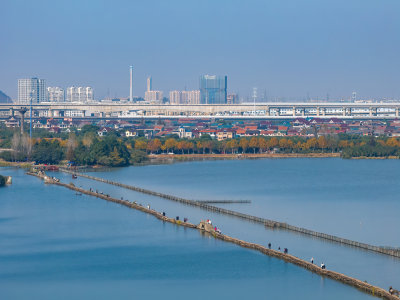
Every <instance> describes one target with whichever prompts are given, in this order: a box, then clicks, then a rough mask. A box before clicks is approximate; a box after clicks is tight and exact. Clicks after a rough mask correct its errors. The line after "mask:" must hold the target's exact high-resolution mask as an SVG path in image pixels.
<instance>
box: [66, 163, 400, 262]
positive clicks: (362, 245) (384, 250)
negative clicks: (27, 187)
mask: <svg viewBox="0 0 400 300" xmlns="http://www.w3.org/2000/svg"><path fill="white" fill-rule="evenodd" d="M60 171H63V172H66V173H70V174H75V175H77V176H81V177H84V178H88V179H92V180H96V181H99V182H103V183H107V184H111V185H115V186H119V187H122V188H125V189H129V190H132V191H135V192H139V193H143V194H148V195H151V196H156V197H161V198H164V199H167V200H171V201H175V202H180V203H183V204H186V205H191V206H196V207H200V208H202V209H205V210H209V211H213V212H217V213H220V214H225V215H229V216H233V217H237V218H240V219H244V220H247V221H251V222H255V223H261V224H263V225H265V226H267V227H271V228H274V229H284V230H290V231H294V232H297V233H301V234H305V235H309V236H313V237H316V238H320V239H324V240H329V241H332V242H336V243H340V244H344V245H348V246H352V247H357V248H361V249H364V250H369V251H374V252H378V253H382V254H386V255H390V256H394V257H400V250H399V249H393V248H386V247H380V246H374V245H369V244H366V243H360V242H357V241H352V240H349V239H345V238H341V237H338V236H334V235H330V234H326V233H322V232H318V231H314V230H309V229H305V228H301V227H297V226H293V225H290V224H287V223H283V222H278V221H274V220H269V219H265V218H260V217H256V216H251V215H248V214H244V213H240V212H237V211H233V210H229V209H225V208H220V207H216V206H214V205H210V204H207V203H205V202H202V201H194V200H189V199H184V198H181V197H176V196H173V195H167V194H163V193H158V192H155V191H151V190H147V189H143V188H140V187H135V186H131V185H127V184H123V183H119V182H115V181H111V180H107V179H103V178H99V177H94V176H90V175H86V174H82V173H76V172H73V171H71V170H68V169H64V168H62V169H61V168H60Z"/></svg>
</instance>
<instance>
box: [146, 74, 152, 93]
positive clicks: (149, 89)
mask: <svg viewBox="0 0 400 300" xmlns="http://www.w3.org/2000/svg"><path fill="white" fill-rule="evenodd" d="M152 90H153V79H152V78H151V76H149V77H147V90H146V91H147V92H150V91H152Z"/></svg>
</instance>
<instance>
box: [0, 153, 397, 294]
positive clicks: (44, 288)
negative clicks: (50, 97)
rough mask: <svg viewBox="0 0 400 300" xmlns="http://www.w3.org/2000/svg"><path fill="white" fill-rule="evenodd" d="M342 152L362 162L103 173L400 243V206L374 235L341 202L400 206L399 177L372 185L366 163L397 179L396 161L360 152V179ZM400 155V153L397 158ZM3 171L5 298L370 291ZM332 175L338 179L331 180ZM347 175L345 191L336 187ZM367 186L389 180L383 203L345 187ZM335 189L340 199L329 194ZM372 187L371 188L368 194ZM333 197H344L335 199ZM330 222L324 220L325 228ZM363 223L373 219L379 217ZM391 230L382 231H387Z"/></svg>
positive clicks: (297, 249) (294, 242) (368, 272)
mask: <svg viewBox="0 0 400 300" xmlns="http://www.w3.org/2000/svg"><path fill="white" fill-rule="evenodd" d="M342 162H345V163H344V164H346V163H348V162H350V163H353V161H342V160H329V159H328V160H308V159H305V160H303V159H300V160H254V161H253V160H246V161H207V162H190V163H179V164H173V165H150V166H143V167H129V168H123V169H117V170H114V171H112V172H103V173H96V174H95V175H96V176H99V177H108V178H111V179H113V180H116V181H121V182H125V183H129V184H132V185H137V186H141V187H146V188H151V189H154V190H158V191H162V192H167V193H171V194H174V195H180V196H186V197H188V198H191V199H248V200H252V203H251V204H245V205H243V204H240V205H226V207H228V208H232V209H235V210H239V211H245V212H248V213H251V214H256V215H260V216H263V217H268V218H271V219H277V220H281V221H282V220H283V221H287V222H289V223H291V224H295V225H299V226H304V227H308V228H312V229H316V230H319V231H329V230H334V231H330V233H334V234H338V235H341V236H344V235H346V237H349V238H352V239H358V238H359V239H361V238H362V237H363V236H364V237H366V239H369V240H368V242H371V243H374V244H377V243H379V244H380V243H382V244H388V245H396V243H397V241H396V239H398V234H397V236H395V237H392V235H395V234H396V233H398V228H399V227H398V226H397V225H398V220H395V217H393V220H391V218H392V216H395V214H392V212H391V210H389V211H388V212H387V215H388V218H389V220H388V218H384V219H381V220H380V221H379V222H378V221H374V222H376V224H378V225H379V228H375V229H374V230H375V231H374V234H375V232H376V233H377V236H376V237H369V236H368V234H365V235H364V234H363V232H364V231H363V229H359V228H356V226H353V227H352V228H350V229H349V231H346V226H347V225H346V224H351V222H350V221H349V220H347V218H349V216H352V215H353V212H352V211H351V209H350V210H349V209H345V211H343V212H341V211H340V210H341V209H344V208H346V207H347V208H348V207H349V206H346V203H347V204H349V205H350V207H356V206H357V205H356V204H357V202H358V206H359V208H360V209H361V210H362V211H363V212H368V211H373V209H374V207H375V209H376V208H377V207H378V206H379V204H382V205H383V206H385V205H386V206H389V207H392V208H393V209H397V208H398V205H399V204H398V202H397V199H396V197H395V195H392V192H396V189H397V194H398V187H391V185H390V184H389V183H386V181H385V180H383V179H382V178H381V179H380V180H378V181H376V184H374V187H375V188H371V187H370V186H369V185H370V184H372V183H374V182H375V181H374V180H372V179H371V180H369V181H368V182H364V180H365V178H368V177H369V175H368V174H365V172H364V171H365V168H367V169H370V170H369V172H375V173H376V174H375V175H376V176H377V177H380V176H382V175H383V174H385V175H384V176H386V177H387V178H388V179H389V180H390V178H392V177H391V176H398V175H399V173H398V171H397V169H398V166H399V165H398V162H397V161H390V162H391V163H389V164H388V163H387V162H389V161H379V163H382V164H375V163H376V162H375V161H361V162H365V163H366V164H367V165H368V164H370V162H371V163H372V165H369V166H366V167H365V166H364V168H361V169H360V170H361V172H360V174H364V175H362V177H363V178H362V179H360V178H358V179H357V183H351V182H348V180H346V178H351V176H350V175H349V174H348V173H349V172H350V171H351V172H353V173H355V172H356V171H355V167H354V166H353V167H351V166H350V167H346V166H341V165H340V164H342ZM357 163H358V161H357ZM392 163H393V164H396V163H397V168H396V167H393V165H392ZM361 164H362V163H361ZM385 164H386V165H385ZM318 165H319V167H318ZM321 165H322V166H321ZM385 166H386V167H385ZM335 167H336V168H335ZM291 168H292V169H291ZM307 168H308V170H307ZM314 168H316V169H314ZM327 168H333V170H331V173H330V175H327V174H325V173H322V171H326V172H327V171H328V170H327ZM342 168H345V170H341V169H342ZM339 170H341V171H340V173H342V171H343V175H341V176H342V177H341V178H340V179H337V180H336V179H335V180H333V179H332V178H335V173H336V174H337V172H338V171H339ZM332 172H333V173H332ZM346 172H347V174H345V173H346ZM0 173H1V174H4V175H12V176H13V185H11V186H9V187H6V188H2V189H0V245H1V247H0V266H1V267H0V290H1V294H2V297H1V298H2V299H3V298H4V299H34V298H39V299H54V298H55V297H56V298H58V299H70V298H77V299H79V298H85V299H87V298H98V299H109V298H116V297H118V298H121V299H128V298H130V299H131V298H132V297H143V298H149V299H151V298H159V297H164V298H167V299H172V298H177V297H186V298H190V299H200V298H205V297H207V298H209V299H217V298H228V297H229V298H232V299H242V298H244V297H245V298H255V297H257V298H268V299H271V298H273V299H286V298H288V297H294V298H299V299H321V298H323V299H338V298H345V299H367V298H372V297H371V296H368V295H365V294H363V293H361V292H359V291H357V290H356V289H354V288H351V287H348V286H345V285H342V284H340V283H337V282H335V281H332V280H329V279H323V278H321V277H319V276H317V275H315V274H312V273H310V272H307V271H305V270H303V269H301V268H298V267H296V266H293V265H290V264H287V263H284V262H282V261H280V260H277V259H274V258H270V257H267V256H264V255H261V254H259V253H257V252H254V251H251V250H247V249H243V248H240V247H238V246H235V245H231V244H227V243H224V242H222V241H218V240H215V239H213V238H210V237H207V236H203V235H201V234H200V233H199V232H197V231H195V230H190V229H184V228H181V227H178V226H174V225H172V224H164V223H162V222H160V221H159V220H156V219H155V218H153V217H150V216H147V215H145V214H143V213H140V212H137V211H134V210H132V209H128V208H126V207H123V206H119V205H116V204H113V203H108V202H106V201H103V200H100V199H96V198H94V197H88V196H77V195H75V193H74V192H72V191H70V190H67V189H65V188H62V187H57V186H51V185H44V184H43V183H42V181H40V180H39V179H37V178H34V177H30V176H26V175H24V173H23V172H22V171H21V170H15V169H8V168H0ZM281 174H286V176H285V178H281V179H278V178H277V177H281ZM360 174H359V175H360ZM56 176H58V177H60V178H62V179H63V180H64V181H66V182H69V181H73V180H72V179H71V177H70V175H63V174H61V173H56ZM326 176H328V177H326ZM360 176H361V175H360ZM326 178H330V179H331V180H330V181H329V182H325V180H326ZM397 178H399V177H397ZM274 180H275V181H274ZM299 181H300V182H299ZM392 182H395V178H392ZM74 183H75V184H77V185H82V186H84V187H89V186H91V187H93V188H97V189H100V190H102V191H104V192H108V193H110V194H111V195H112V196H115V197H124V198H126V199H130V200H137V201H139V202H141V203H143V204H150V205H151V206H152V207H154V208H155V209H157V210H160V211H166V212H167V214H168V215H180V216H181V217H182V218H183V216H187V217H189V219H190V221H192V222H198V221H199V220H200V219H205V218H209V217H210V218H212V219H213V221H214V223H217V225H218V226H219V227H221V229H222V230H223V231H224V232H225V233H228V234H230V235H232V236H236V237H239V238H244V239H246V240H249V241H256V242H259V243H263V244H265V243H267V242H268V241H270V242H272V244H273V247H277V246H278V245H280V246H281V247H288V248H289V251H290V252H291V253H293V254H294V255H296V256H299V257H304V258H306V259H309V257H311V256H314V257H315V258H316V261H322V260H324V262H325V263H326V264H327V266H328V268H331V269H334V270H337V271H341V272H344V273H346V274H349V275H353V276H356V277H357V278H359V279H361V280H367V281H368V282H373V283H376V284H379V285H380V286H382V287H384V288H387V287H388V284H390V285H394V286H396V285H397V286H398V285H399V284H400V282H399V278H400V274H399V270H400V268H399V266H400V264H399V260H398V259H394V258H391V257H388V256H384V255H379V254H376V253H371V252H366V251H361V250H359V249H354V248H349V247H346V246H342V245H337V244H333V243H329V242H326V241H320V240H314V239H311V238H309V237H306V236H302V235H297V234H293V233H290V232H282V231H273V230H269V229H265V228H263V226H260V225H258V224H252V223H248V222H245V221H242V220H238V219H233V218H231V217H228V216H223V215H218V214H212V213H210V212H206V211H203V210H200V209H196V208H193V207H189V206H183V205H181V204H178V203H174V202H168V201H166V200H164V199H160V198H156V197H150V196H147V195H142V194H138V193H135V192H132V191H129V190H125V189H121V188H117V187H114V186H109V185H105V184H101V183H98V182H93V181H90V180H86V179H82V178H79V179H78V180H74ZM341 184H344V186H343V189H344V190H343V189H342V190H340V191H337V187H338V186H340V185H341ZM381 184H384V185H383V186H381ZM320 185H323V186H324V188H323V187H321V186H320ZM335 185H336V188H335V187H334V186H335ZM310 186H311V189H310ZM357 186H358V187H359V189H360V190H361V189H362V187H368V188H369V191H370V192H372V191H373V192H374V195H376V194H378V193H379V191H375V189H377V188H378V187H379V188H380V189H381V193H383V194H382V197H381V198H379V199H380V200H379V201H378V202H379V203H375V202H374V201H372V200H373V196H371V195H370V193H363V194H362V193H361V194H358V193H357V191H354V194H358V196H357V197H351V199H348V200H346V199H345V198H344V196H346V195H350V191H349V190H351V189H354V187H357ZM388 188H391V189H390V190H387V189H388ZM310 190H311V191H313V192H314V193H310ZM335 190H336V192H337V193H336V194H337V195H336V197H335V195H331V194H334V193H335ZM265 191H268V192H267V193H266V192H265ZM307 191H308V192H307ZM307 193H308V194H309V195H308V197H307ZM363 195H365V196H367V197H366V200H367V201H365V202H363V201H364V200H363V198H364V197H363ZM385 195H386V196H388V197H385ZM322 196H323V197H322ZM303 201H305V203H304V202H303ZM332 201H336V202H338V203H337V205H334V204H333V203H331V202H332ZM301 202H303V204H302V203H301ZM319 202H324V203H325V204H326V205H322V204H318V203H319ZM311 204H313V205H311ZM292 205H294V206H295V207H294V208H293V207H292ZM318 205H320V206H318ZM396 205H397V206H396ZM365 206H367V207H365ZM372 206H374V207H372ZM320 207H322V208H323V210H324V211H327V212H328V213H326V214H325V217H326V220H334V219H335V218H336V222H335V223H336V226H334V225H335V224H334V223H333V224H328V225H326V224H325V222H324V218H320V217H319V212H318V210H319V208H320ZM282 209H283V211H282ZM303 213H304V215H303ZM379 214H384V212H382V211H381V210H380V209H379V211H376V212H375V214H374V216H376V215H378V216H377V217H376V218H380V215H379ZM301 215H303V216H304V217H301ZM310 218H313V219H312V220H310ZM365 219H366V220H368V218H365ZM327 222H328V221H327ZM361 222H362V221H361ZM371 222H372V221H371ZM328 223H329V222H328ZM320 225H321V226H325V227H323V228H320V227H319V226H320ZM361 225H362V224H361ZM365 226H367V228H368V229H369V226H371V225H370V223H367V224H366V225H365ZM385 226H389V227H387V228H386V230H385V228H382V227H385ZM388 228H389V229H388ZM381 234H384V236H383V237H382V236H379V235H381ZM3 295H4V296H3Z"/></svg>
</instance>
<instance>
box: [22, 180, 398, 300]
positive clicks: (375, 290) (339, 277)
mask: <svg viewBox="0 0 400 300" xmlns="http://www.w3.org/2000/svg"><path fill="white" fill-rule="evenodd" d="M27 174H28V175H33V176H36V177H39V178H41V179H44V182H45V183H50V184H55V185H58V186H62V187H66V188H68V189H71V190H74V191H76V192H77V193H80V194H86V195H90V196H94V197H97V198H101V199H104V200H106V201H110V202H114V203H118V204H121V205H124V206H127V207H130V208H133V209H136V210H140V211H142V212H144V213H148V214H151V215H153V216H154V217H156V218H158V219H160V220H162V221H165V222H169V223H173V224H176V225H180V226H184V227H188V228H192V229H197V230H202V231H205V232H206V233H207V234H211V235H212V236H214V237H215V238H217V239H220V240H223V241H226V242H230V243H234V244H237V245H239V246H241V247H244V248H249V249H254V250H256V251H259V252H261V253H263V254H266V255H269V256H272V257H276V258H278V259H281V260H284V261H286V262H289V263H292V264H295V265H297V266H300V267H302V268H305V269H307V270H309V271H311V272H313V273H316V274H318V275H321V276H326V277H328V278H331V279H333V280H336V281H339V282H342V283H344V284H347V285H350V286H353V287H355V288H357V289H359V290H361V291H363V292H366V293H368V294H371V295H373V296H377V297H380V298H383V299H389V300H396V299H397V300H398V299H399V298H398V297H396V296H394V295H391V294H390V293H389V292H388V291H386V290H384V289H382V288H380V287H377V286H374V285H371V284H369V283H367V282H364V281H361V280H358V279H356V278H353V277H350V276H347V275H344V274H342V273H338V272H335V271H331V270H327V269H322V268H320V267H318V266H317V265H315V264H313V263H310V262H307V261H305V260H303V259H300V258H298V257H296V256H294V255H291V254H288V253H284V252H281V251H277V250H273V249H269V248H267V247H264V246H262V245H259V244H255V243H249V242H246V241H242V240H239V239H237V238H233V237H230V236H228V235H224V234H222V233H220V232H218V231H214V230H212V229H211V230H203V229H202V228H201V227H200V226H196V225H194V224H191V223H189V222H186V221H183V222H182V221H180V220H179V219H178V218H175V219H174V218H169V217H167V216H165V214H164V213H160V212H157V211H155V210H153V209H150V207H144V206H142V205H140V204H137V203H136V202H130V201H128V200H122V199H116V198H113V197H111V196H110V195H104V194H100V193H98V192H94V191H92V190H85V189H83V188H78V187H76V186H75V185H74V184H72V183H70V184H66V183H62V182H60V181H59V180H57V179H52V178H50V177H48V176H46V175H45V174H43V173H40V174H38V173H31V172H28V173H27Z"/></svg>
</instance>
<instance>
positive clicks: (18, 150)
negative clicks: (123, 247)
mask: <svg viewBox="0 0 400 300" xmlns="http://www.w3.org/2000/svg"><path fill="white" fill-rule="evenodd" d="M97 132H98V127H96V126H93V125H86V126H84V127H83V128H82V129H81V130H79V131H76V132H71V133H69V134H68V135H67V134H65V133H63V134H59V135H57V134H54V133H52V134H49V133H48V132H46V131H37V132H35V135H34V138H32V140H30V138H29V136H28V135H26V134H25V135H21V134H20V133H19V131H17V130H16V129H14V130H12V129H4V130H3V129H0V148H6V147H7V148H9V149H11V150H10V151H3V152H1V153H0V158H2V159H3V160H5V161H35V162H36V163H44V164H59V163H60V162H62V161H67V162H69V163H70V164H72V165H88V166H91V165H102V166H126V165H129V164H136V163H142V162H144V161H145V160H147V159H148V156H149V155H158V154H180V155H187V154H191V155H193V154H196V155H219V154H257V153H260V154H265V153H270V154H274V153H275V154H280V155H284V154H288V155H289V154H290V155H293V154H310V153H320V154H324V153H340V155H341V157H343V158H354V157H371V158H373V157H399V155H400V141H399V139H397V138H394V137H390V138H388V137H385V136H382V137H372V136H359V135H348V134H339V135H331V136H319V137H308V138H306V137H299V136H292V137H287V136H285V137H260V136H257V137H256V136H253V137H237V138H233V139H226V140H222V141H217V140H215V139H212V138H211V137H210V136H209V135H203V136H201V137H199V138H195V139H180V138H179V137H178V136H176V135H172V136H169V137H162V138H153V139H147V138H144V137H136V138H132V137H129V138H127V137H123V136H120V135H118V133H117V132H113V133H111V134H109V135H106V136H104V137H100V136H98V134H97Z"/></svg>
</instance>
